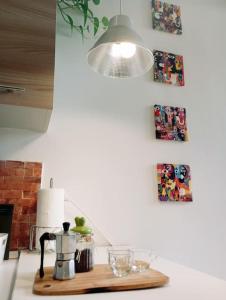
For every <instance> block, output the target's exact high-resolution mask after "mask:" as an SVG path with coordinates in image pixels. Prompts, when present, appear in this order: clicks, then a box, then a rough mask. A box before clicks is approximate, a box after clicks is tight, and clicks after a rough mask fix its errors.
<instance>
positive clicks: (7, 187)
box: [0, 160, 42, 250]
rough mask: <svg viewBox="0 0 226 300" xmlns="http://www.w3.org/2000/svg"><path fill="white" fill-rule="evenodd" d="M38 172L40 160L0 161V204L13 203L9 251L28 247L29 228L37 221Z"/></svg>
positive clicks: (39, 180)
mask: <svg viewBox="0 0 226 300" xmlns="http://www.w3.org/2000/svg"><path fill="white" fill-rule="evenodd" d="M41 175H42V164H41V163H38V162H22V161H10V160H6V161H3V160H0V204H14V212H13V224H12V233H11V240H10V249H11V250H17V249H25V248H28V246H29V229H30V226H31V225H35V223H36V205H37V192H38V190H39V188H40V184H41Z"/></svg>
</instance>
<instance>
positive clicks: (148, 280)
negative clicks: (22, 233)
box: [33, 264, 169, 295]
mask: <svg viewBox="0 0 226 300" xmlns="http://www.w3.org/2000/svg"><path fill="white" fill-rule="evenodd" d="M44 271H45V276H44V277H43V278H42V279H40V278H39V273H38V272H37V273H36V276H35V280H34V285H33V293H34V294H37V295H76V294H86V293H97V292H114V291H126V290H137V289H146V288H154V287H160V286H163V285H165V284H167V283H168V281H169V278H168V277H167V276H166V275H164V274H162V273H160V272H158V271H156V270H153V269H149V270H147V271H145V272H141V273H130V274H129V275H128V276H126V277H122V278H118V277H115V276H114V275H113V273H112V271H111V269H110V267H109V266H108V265H105V264H101V265H95V267H94V269H93V270H92V271H90V272H85V273H78V274H76V276H75V278H74V279H71V280H64V281H59V280H54V279H53V278H52V275H53V268H52V267H46V268H44Z"/></svg>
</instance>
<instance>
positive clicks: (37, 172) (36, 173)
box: [33, 168, 42, 177]
mask: <svg viewBox="0 0 226 300" xmlns="http://www.w3.org/2000/svg"><path fill="white" fill-rule="evenodd" d="M33 175H34V176H38V177H41V176H42V168H34V169H33Z"/></svg>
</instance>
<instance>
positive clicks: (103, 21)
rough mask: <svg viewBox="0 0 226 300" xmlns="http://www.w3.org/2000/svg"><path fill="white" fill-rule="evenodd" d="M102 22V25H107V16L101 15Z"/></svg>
mask: <svg viewBox="0 0 226 300" xmlns="http://www.w3.org/2000/svg"><path fill="white" fill-rule="evenodd" d="M102 24H103V25H104V27H108V25H109V20H108V18H107V17H105V16H104V17H103V18H102Z"/></svg>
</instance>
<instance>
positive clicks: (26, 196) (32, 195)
mask: <svg viewBox="0 0 226 300" xmlns="http://www.w3.org/2000/svg"><path fill="white" fill-rule="evenodd" d="M22 198H23V199H37V193H36V192H26V191H23V196H22Z"/></svg>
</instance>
